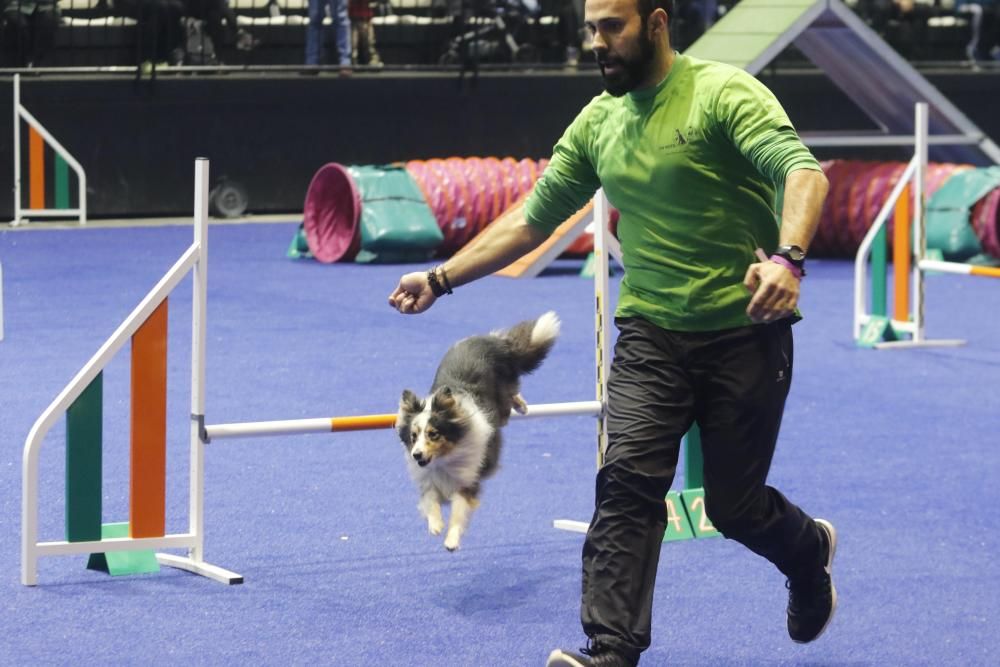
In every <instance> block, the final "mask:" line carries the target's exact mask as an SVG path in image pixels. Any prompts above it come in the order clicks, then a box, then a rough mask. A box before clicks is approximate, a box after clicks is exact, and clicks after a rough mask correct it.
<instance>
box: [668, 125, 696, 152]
mask: <svg viewBox="0 0 1000 667" xmlns="http://www.w3.org/2000/svg"><path fill="white" fill-rule="evenodd" d="M666 136H667V137H669V139H668V140H667V141H666V142H664V143H662V144H660V145H659V146H658V148H659V149H660V150H661V151H663V152H666V153H678V152H680V151H683V150H686V149H688V148H690V145H691V142H692V141H693V140H695V139H699V138H700V131H699V130H698V128H694V127H686V128H674V129H673V131H672V132H671V131H670V130H667V134H666Z"/></svg>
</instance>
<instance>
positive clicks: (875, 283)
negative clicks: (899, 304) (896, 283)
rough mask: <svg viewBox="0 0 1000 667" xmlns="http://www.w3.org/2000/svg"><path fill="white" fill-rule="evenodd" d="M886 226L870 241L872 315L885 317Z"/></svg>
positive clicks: (886, 310) (886, 278)
mask: <svg viewBox="0 0 1000 667" xmlns="http://www.w3.org/2000/svg"><path fill="white" fill-rule="evenodd" d="M886 234H887V232H886V226H885V225H882V228H881V229H879V230H878V232H876V234H875V238H874V239H872V259H871V263H872V315H877V316H879V317H885V316H886V314H887V313H888V312H889V311H888V309H887V306H886V304H887V301H886V284H887V280H888V276H887V274H886V265H887V264H888V250H887V248H888V243H887V242H886V238H887V237H886Z"/></svg>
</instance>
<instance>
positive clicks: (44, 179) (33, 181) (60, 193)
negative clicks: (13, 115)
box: [26, 126, 72, 209]
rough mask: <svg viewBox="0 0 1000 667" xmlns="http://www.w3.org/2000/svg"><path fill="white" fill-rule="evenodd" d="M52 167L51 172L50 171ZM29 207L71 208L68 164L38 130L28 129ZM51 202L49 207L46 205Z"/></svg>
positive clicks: (29, 127)
mask: <svg viewBox="0 0 1000 667" xmlns="http://www.w3.org/2000/svg"><path fill="white" fill-rule="evenodd" d="M49 168H51V173H50V172H49ZM26 172H27V174H28V183H27V188H26V190H27V193H28V208H31V209H45V208H49V209H60V208H71V207H72V201H71V197H70V175H69V165H68V164H66V160H64V159H63V157H62V156H61V155H59V153H57V152H56V151H54V150H51V149H50V148H49V147H48V146H46V144H45V139H44V138H43V137H42V135H41V134H39V133H38V131H37V130H35V128H33V127H31V126H28V168H27V170H26ZM46 202H49V205H46Z"/></svg>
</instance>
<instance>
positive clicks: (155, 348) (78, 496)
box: [66, 300, 169, 574]
mask: <svg viewBox="0 0 1000 667" xmlns="http://www.w3.org/2000/svg"><path fill="white" fill-rule="evenodd" d="M168 312H169V311H168V305H167V300H164V301H163V303H161V304H160V305H159V306H158V307H157V308H156V310H154V311H153V313H152V314H151V315H150V316H149V317H148V318H147V319H146V321H145V322H144V323H143V324H142V326H140V327H139V329H138V330H137V331H136V332H135V334H134V335H133V336H132V355H131V370H130V372H131V398H130V403H131V409H130V420H131V427H130V464H131V468H130V483H129V521H128V524H105V525H103V526H102V523H101V518H102V516H101V514H102V506H101V497H102V492H103V491H102V475H101V467H102V463H103V461H102V459H103V454H102V444H103V374H98V375H97V377H96V378H94V380H93V381H92V382H91V383H90V384H89V385H88V386H87V388H86V389H84V390H83V392H82V393H81V394H80V396H79V397H78V398H77V399H76V401H74V402H73V404H72V405H70V407H69V409H68V410H67V412H66V540H67V541H69V542H85V541H98V540H101V539H102V536H103V538H108V537H126V536H127V537H132V538H140V537H162V536H163V535H165V529H166V450H167V442H166V433H167V419H166V416H167V319H168V317H167V316H168ZM126 529H127V533H125V530H126ZM149 554H152V552H149ZM151 558H152V560H150V558H145V559H143V558H139V559H136V554H135V553H132V554H131V555H130V554H128V553H126V552H122V553H119V552H112V553H107V554H103V555H100V558H97V559H96V560H95V559H94V558H92V559H91V566H92V567H95V566H96V567H97V568H98V569H106V570H108V571H109V572H111V573H112V574H127V573H135V572H148V571H151V568H156V567H157V566H156V565H155V557H151ZM147 561H148V562H147Z"/></svg>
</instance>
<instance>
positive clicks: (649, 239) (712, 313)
mask: <svg viewBox="0 0 1000 667" xmlns="http://www.w3.org/2000/svg"><path fill="white" fill-rule="evenodd" d="M802 168H805V169H815V170H819V169H820V166H819V164H818V163H817V162H816V159H815V158H814V157H813V156H812V154H811V153H810V152H809V150H808V149H807V148H806V147H805V146H804V145H803V144H802V142H801V141H800V140H799V137H798V135H797V134H796V132H795V129H794V128H793V127H792V123H791V121H789V119H788V116H787V115H786V114H785V112H784V110H783V109H782V108H781V105H780V104H779V103H778V101H777V100H776V99H775V97H774V95H773V94H772V93H771V91H769V90H768V89H767V88H766V87H765V86H764V85H763V84H761V83H760V82H759V81H757V80H756V79H755V78H754V77H752V76H750V75H749V74H747V73H746V72H744V71H743V70H740V69H737V68H735V67H731V66H729V65H724V64H721V63H716V62H711V61H706V60H699V59H697V58H692V57H690V56H685V55H680V54H678V55H677V56H676V58H675V60H674V64H673V66H672V67H671V69H670V73H669V75H668V76H667V78H666V79H664V80H663V81H662V82H661V83H660V84H659V85H658V86H657V87H656V88H653V89H647V90H642V91H636V92H632V93H628V94H626V95H624V96H622V97H620V98H616V97H613V96H611V95H609V94H607V93H604V94H602V95H600V96H598V97H595V98H594V99H593V100H592V101H591V102H590V103H589V104H588V105H587V106H586V107H584V109H583V110H582V111H581V112H580V114H579V115H578V116H577V117H576V119H575V120H574V121H573V123H572V124H571V125H570V126H569V128H568V129H567V130H566V132H565V133H564V134H563V136H562V138H561V139H560V140H559V142H558V143H557V144H556V146H555V149H554V150H553V154H552V160H551V162H550V163H549V165H548V167H547V168H546V170H545V173H544V175H543V176H542V178H541V179H540V180H539V181H538V183H537V184H536V186H535V190H534V192H533V193H532V195H531V197H530V198H529V199H528V201H527V203H526V205H525V206H526V208H525V211H526V219H527V220H528V222H529V223H530V224H532V225H534V226H536V227H538V228H540V229H543V230H545V231H547V232H549V233H551V231H552V230H554V229H555V228H556V227H557V226H559V224H560V223H562V222H563V221H564V220H566V219H567V218H568V217H569V216H570V215H572V214H573V213H574V212H576V211H577V210H579V209H580V208H581V207H582V206H583V205H584V204H585V203H586V202H587V200H588V199H589V198H590V197H592V196H593V194H594V192H595V191H596V190H597V188H599V187H603V188H604V192H605V194H606V195H607V197H608V200H609V201H610V202H611V204H612V205H613V206H614V207H615V208H617V209H618V210H619V212H620V213H621V218H620V220H619V222H618V239H619V241H620V242H621V247H622V254H623V256H624V262H625V269H626V270H625V277H624V279H623V280H622V284H621V290H620V294H619V299H618V307H617V310H616V315H618V316H619V317H628V316H638V317H642V318H645V319H647V320H649V321H650V322H652V323H654V324H656V325H658V326H660V327H663V328H665V329H671V330H677V331H716V330H720V329H728V328H732V327H738V326H744V325H748V324H751V321H750V319H749V318H748V317H747V315H746V307H747V304H748V303H749V299H750V295H749V293H748V292H747V290H746V288H745V287H744V286H743V277H744V275H745V274H746V270H747V267H748V266H749V265H750V264H752V263H753V262H755V261H757V260H756V259H755V257H754V250H755V249H756V248H763V249H764V250H765V251H767V252H771V251H772V250H774V248H775V247H776V246H777V245H778V225H779V219H778V214H777V213H776V210H775V199H776V197H775V189H776V187H777V188H781V187H782V186H783V184H784V180H785V176H786V175H787V174H788V173H789V172H791V171H794V170H796V169H802Z"/></svg>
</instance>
